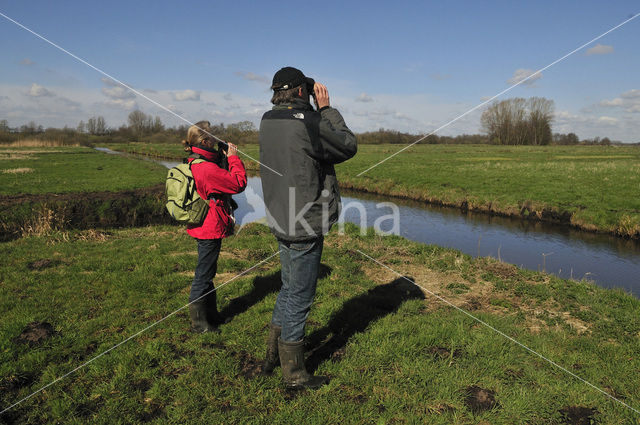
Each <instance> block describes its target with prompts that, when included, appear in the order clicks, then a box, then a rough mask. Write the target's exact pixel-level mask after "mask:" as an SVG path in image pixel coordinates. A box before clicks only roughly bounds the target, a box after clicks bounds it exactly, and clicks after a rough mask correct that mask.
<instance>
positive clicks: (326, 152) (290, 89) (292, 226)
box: [260, 67, 357, 388]
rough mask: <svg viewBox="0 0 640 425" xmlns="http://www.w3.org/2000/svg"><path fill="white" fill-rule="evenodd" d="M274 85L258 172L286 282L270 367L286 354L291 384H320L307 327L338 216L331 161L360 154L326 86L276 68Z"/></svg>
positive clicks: (269, 350)
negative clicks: (307, 361)
mask: <svg viewBox="0 0 640 425" xmlns="http://www.w3.org/2000/svg"><path fill="white" fill-rule="evenodd" d="M271 89H272V90H273V97H272V99H271V103H273V104H274V107H273V109H272V110H270V111H268V112H266V113H265V114H264V115H263V117H262V122H261V123H260V161H261V163H262V164H261V167H260V175H261V177H262V190H263V193H264V201H265V205H266V209H267V221H268V223H269V227H270V228H271V231H272V232H273V234H274V235H275V236H276V238H277V239H278V242H279V248H280V263H281V266H282V271H281V274H282V288H281V289H280V293H279V294H278V298H277V300H276V305H275V307H274V309H273V316H272V319H271V326H270V330H269V338H268V342H267V357H266V360H265V364H264V371H265V372H267V373H270V372H271V371H273V369H274V367H275V366H276V365H277V363H278V360H280V365H281V367H282V377H283V379H284V381H285V384H286V385H287V386H288V387H290V388H318V387H320V386H321V385H323V384H325V383H326V382H327V381H328V380H327V378H326V377H323V376H312V375H310V374H309V373H308V372H307V370H306V368H305V365H304V332H305V329H304V327H305V322H306V320H307V316H308V315H309V310H310V308H311V304H312V303H313V299H314V297H315V293H316V282H317V280H318V269H319V266H320V257H321V256H322V245H323V241H324V234H326V233H327V232H328V231H329V229H330V228H331V226H332V225H333V224H334V223H335V222H336V221H337V220H338V216H339V214H340V194H339V192H338V181H337V179H336V173H335V170H334V167H333V165H334V164H337V163H340V162H343V161H345V160H347V159H349V158H351V157H352V156H354V155H355V154H356V150H357V144H356V138H355V136H354V135H353V133H352V132H351V130H349V128H348V127H347V125H346V124H345V122H344V119H343V118H342V115H340V113H339V112H338V111H337V110H336V109H334V108H332V107H331V106H329V93H328V92H327V88H326V87H325V86H324V85H322V84H319V83H316V82H315V81H314V80H313V79H312V78H308V77H306V76H305V75H304V74H303V73H302V71H300V70H298V69H296V68H292V67H286V68H282V69H281V70H279V71H278V72H276V74H275V75H274V77H273V84H272V85H271ZM309 96H313V98H314V101H315V104H316V108H317V111H316V110H314V109H313V107H312V106H311V103H310V102H309Z"/></svg>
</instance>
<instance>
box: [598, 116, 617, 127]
mask: <svg viewBox="0 0 640 425" xmlns="http://www.w3.org/2000/svg"><path fill="white" fill-rule="evenodd" d="M619 121H620V120H619V119H618V118H614V117H607V116H601V117H598V122H599V123H600V124H605V125H615V124H617V123H618V122H619Z"/></svg>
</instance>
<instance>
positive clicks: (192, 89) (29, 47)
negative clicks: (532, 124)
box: [0, 1, 640, 142]
mask: <svg viewBox="0 0 640 425" xmlns="http://www.w3.org/2000/svg"><path fill="white" fill-rule="evenodd" d="M310 4H311V3H299V4H297V3H295V2H243V1H236V2H184V3H180V4H178V3H176V2H119V1H112V2H109V3H105V2H86V1H85V2H76V1H67V2H44V1H35V2H33V1H31V2H7V1H2V2H0V12H2V13H4V14H6V15H8V16H9V17H11V18H13V19H15V20H17V21H19V22H21V23H22V24H24V25H25V26H27V27H29V28H31V29H32V30H34V31H36V32H38V33H40V34H41V35H43V36H44V37H46V38H48V39H50V40H51V41H53V42H55V43H57V44H59V45H60V46H62V47H64V48H65V49H67V50H69V51H71V52H73V53H74V54H76V55H78V56H79V57H81V58H83V59H85V60H86V61H88V62H90V63H91V64H93V65H95V66H96V67H98V68H101V69H103V70H104V71H105V72H107V73H109V74H111V75H113V76H114V77H116V78H118V79H120V80H122V81H124V82H126V83H127V84H130V85H131V86H133V87H135V88H136V89H139V90H145V91H144V93H145V95H147V96H149V97H151V98H153V99H154V100H156V101H158V102H159V103H161V104H163V105H165V106H167V107H169V108H170V109H172V110H174V111H176V112H177V113H179V114H181V115H183V116H184V117H185V118H186V119H188V120H190V121H198V120H201V119H208V120H210V121H212V122H226V123H231V122H237V121H241V120H247V119H248V120H251V121H253V122H255V123H257V122H258V121H259V118H260V116H261V115H262V112H264V110H266V109H267V108H269V103H268V101H269V97H270V94H269V92H268V86H269V82H270V80H271V77H272V76H273V73H274V72H275V71H276V70H278V69H279V68H280V67H282V66H287V65H292V66H296V67H299V68H300V69H302V70H303V71H304V72H305V73H306V74H308V75H310V76H312V77H314V78H315V79H316V80H318V81H321V82H325V83H326V84H327V86H328V88H329V92H330V94H331V97H332V104H333V105H334V106H336V107H338V108H339V109H340V110H341V111H342V112H343V114H344V115H345V119H346V121H347V124H349V125H350V126H351V127H352V128H353V129H354V130H356V131H364V130H375V129H378V128H380V127H384V128H392V129H397V130H402V131H409V132H413V133H424V132H429V131H431V130H433V129H434V128H437V127H439V126H440V125H442V124H443V123H445V122H447V121H449V120H451V119H452V118H454V117H456V116H457V115H460V114H461V113H463V112H465V111H467V110H468V109H470V108H472V107H473V106H475V105H477V104H478V103H480V102H482V101H483V100H484V99H486V98H488V97H490V96H493V95H495V94H496V93H498V92H500V91H501V90H503V89H505V88H507V87H508V86H509V85H510V81H511V82H513V81H515V80H514V78H515V77H517V75H526V72H527V70H529V71H532V70H537V69H539V68H541V67H543V66H545V65H547V64H549V63H550V62H552V61H554V60H555V59H557V58H559V57H561V56H563V55H564V54H566V53H568V52H569V51H571V50H573V49H574V48H576V47H578V46H580V45H581V44H583V43H585V42H587V41H589V40H590V39H592V38H594V37H595V36H597V35H599V34H601V33H603V32H604V31H606V30H608V29H609V28H611V27H613V26H615V25H617V24H618V23H620V22H622V21H624V20H625V19H627V18H629V17H630V16H632V15H634V14H635V13H638V12H640V7H639V6H640V5H639V4H638V2H637V1H620V2H601V1H600V2H595V1H580V2H578V1H571V2H566V1H565V2H558V1H538V2H513V1H483V2H393V3H391V2H331V1H328V2H327V1H325V2H322V3H319V4H313V6H309V5H310ZM639 39H640V17H638V18H637V19H635V20H633V21H631V22H630V23H628V24H627V25H625V26H623V27H622V28H620V29H618V30H616V31H615V32H613V33H611V34H609V35H607V36H605V37H603V38H602V39H600V40H598V41H597V42H595V43H594V44H593V45H591V46H589V47H588V48H594V47H595V48H594V49H593V50H591V51H589V50H588V48H587V49H584V50H583V51H580V52H578V53H576V54H575V55H573V56H571V57H569V58H568V59H566V60H564V61H562V62H560V63H558V64H557V65H555V66H553V67H552V68H550V69H548V70H546V71H544V72H543V73H542V77H541V78H537V79H536V80H535V81H532V82H531V83H530V84H523V86H521V87H516V88H515V89H513V90H512V91H511V92H509V93H508V94H506V95H505V96H504V97H515V96H519V97H530V96H543V97H547V98H549V99H553V100H554V102H555V106H556V121H555V123H554V131H561V132H569V131H573V132H576V133H577V134H578V135H579V136H581V137H583V138H584V137H594V136H601V137H603V136H608V137H610V138H613V139H618V140H623V141H627V142H632V141H633V142H639V141H640V136H638V134H640V131H639V130H640V120H639V118H640V90H639V89H640V82H639V81H638V75H640V73H639V72H638V70H639V69H640V52H639V51H638V49H637V40H639ZM0 48H1V49H2V52H3V61H2V64H1V65H0V119H7V120H8V121H9V123H10V124H11V125H20V124H23V123H25V122H27V121H30V120H33V121H36V122H37V123H41V124H43V125H45V126H58V127H61V126H63V125H69V126H74V127H75V126H76V125H77V123H78V121H80V120H81V119H84V120H85V121H86V119H87V118H89V117H91V116H92V115H103V116H105V118H106V120H107V123H108V124H109V125H110V126H114V127H117V126H119V125H121V124H122V123H124V122H125V121H126V117H127V115H128V113H129V112H130V111H131V110H132V109H133V108H139V109H141V110H143V111H144V112H146V113H150V114H153V115H160V116H161V117H162V118H163V121H165V122H166V123H168V124H170V125H173V124H177V123H179V121H178V119H176V118H175V117H172V116H171V115H169V114H168V113H166V112H164V111H162V110H160V109H158V108H157V107H156V106H153V105H152V104H151V103H149V102H148V101H146V100H145V99H143V98H140V97H136V96H135V95H134V94H133V93H131V92H128V91H127V90H124V89H122V88H120V87H118V86H117V85H114V84H113V83H112V82H111V81H108V80H106V79H104V78H103V76H102V75H100V74H99V73H97V72H96V71H94V70H92V69H90V68H88V67H87V66H86V65H83V64H81V63H79V62H78V61H76V60H75V59H73V58H71V57H69V56H67V55H65V54H64V53H62V52H60V51H59V50H56V49H54V48H53V47H51V46H50V45H48V44H46V43H45V42H43V41H42V40H40V39H38V38H36V37H35V36H33V35H32V34H30V33H28V32H26V31H25V30H23V29H21V28H19V27H18V26H16V25H15V24H13V23H11V22H9V21H8V20H6V19H4V18H2V17H0ZM518 70H520V71H518ZM479 116H480V111H478V112H476V113H473V114H470V115H469V116H467V117H465V118H464V119H462V120H460V121H458V122H457V123H455V124H453V125H451V126H449V127H447V128H445V129H443V130H442V131H441V132H440V134H449V135H451V134H453V135H455V134H460V133H476V132H479V131H480V120H479Z"/></svg>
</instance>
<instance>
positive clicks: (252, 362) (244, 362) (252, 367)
mask: <svg viewBox="0 0 640 425" xmlns="http://www.w3.org/2000/svg"><path fill="white" fill-rule="evenodd" d="M231 355H232V356H233V357H234V358H235V359H236V360H237V361H238V365H239V366H240V372H238V375H237V376H241V377H243V378H245V379H253V378H255V377H256V376H259V375H262V362H261V361H260V360H258V359H256V358H255V357H253V356H252V355H251V354H249V353H247V352H246V351H239V352H231Z"/></svg>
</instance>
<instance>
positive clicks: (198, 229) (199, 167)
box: [187, 147, 247, 239]
mask: <svg viewBox="0 0 640 425" xmlns="http://www.w3.org/2000/svg"><path fill="white" fill-rule="evenodd" d="M192 150H193V153H197V154H200V155H202V156H203V157H204V158H205V159H207V160H208V161H215V160H216V159H217V154H216V153H213V152H209V151H205V150H204V149H199V148H196V147H194V148H192ZM228 160H229V171H227V170H225V169H223V168H220V167H219V166H218V165H216V164H215V162H208V161H207V162H201V163H197V164H193V166H192V167H191V172H192V173H193V178H194V179H195V181H196V190H197V191H198V195H200V197H201V198H202V199H209V198H210V197H211V195H219V194H225V193H226V194H235V193H240V192H242V191H243V190H244V189H245V187H247V173H246V171H245V169H244V165H243V164H242V161H241V160H240V158H239V157H238V156H237V155H232V156H230V157H228ZM191 161H193V158H190V159H189V162H191ZM230 213H231V206H230V205H229V203H228V201H227V202H225V200H223V199H217V200H216V199H214V198H213V197H211V199H210V200H209V212H208V213H207V216H206V217H205V219H204V222H203V223H202V224H200V225H188V226H187V233H188V234H189V235H191V236H193V237H194V238H197V239H220V238H226V237H227V236H231V235H232V234H233V225H234V223H233V220H232V219H231V215H230Z"/></svg>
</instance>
